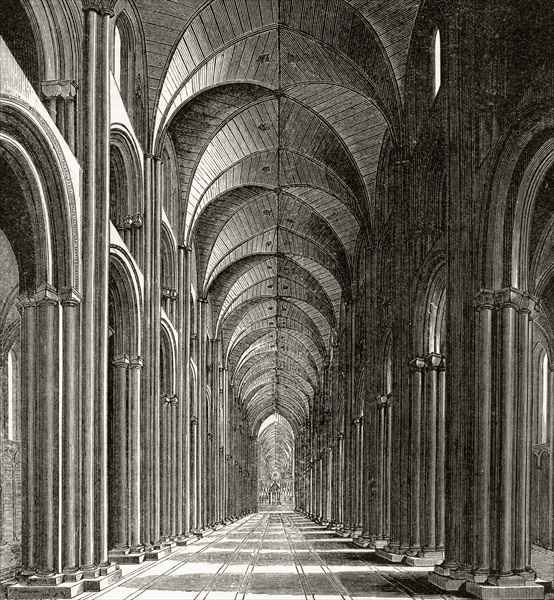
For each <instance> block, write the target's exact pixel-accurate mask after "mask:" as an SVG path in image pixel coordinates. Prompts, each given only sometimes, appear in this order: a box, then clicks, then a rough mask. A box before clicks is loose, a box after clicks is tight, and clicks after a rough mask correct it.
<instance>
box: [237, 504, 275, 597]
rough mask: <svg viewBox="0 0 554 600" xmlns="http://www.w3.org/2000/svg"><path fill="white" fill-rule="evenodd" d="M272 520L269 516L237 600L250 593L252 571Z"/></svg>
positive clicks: (242, 581) (241, 583)
mask: <svg viewBox="0 0 554 600" xmlns="http://www.w3.org/2000/svg"><path fill="white" fill-rule="evenodd" d="M270 521H271V518H270V517H269V516H267V517H266V522H265V528H264V531H263V532H262V534H261V535H260V542H259V544H258V548H257V549H256V554H255V555H253V556H252V560H251V561H250V563H249V565H248V567H247V569H246V572H245V574H244V577H243V579H242V580H241V582H240V587H239V591H238V592H237V593H236V594H235V600H238V599H239V598H243V599H244V598H245V597H246V595H247V594H248V585H249V583H250V582H251V581H252V573H253V571H254V568H255V566H256V563H257V562H258V557H259V555H260V549H261V547H262V545H263V542H264V538H265V535H266V533H267V528H268V526H269V523H270Z"/></svg>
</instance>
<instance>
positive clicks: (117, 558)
mask: <svg viewBox="0 0 554 600" xmlns="http://www.w3.org/2000/svg"><path fill="white" fill-rule="evenodd" d="M144 556H145V553H144V552H143V551H140V552H132V551H131V549H126V550H123V549H119V548H118V549H116V550H110V551H109V552H108V557H109V559H110V560H113V561H114V562H116V563H118V564H120V565H140V564H141V563H142V562H143V561H144Z"/></svg>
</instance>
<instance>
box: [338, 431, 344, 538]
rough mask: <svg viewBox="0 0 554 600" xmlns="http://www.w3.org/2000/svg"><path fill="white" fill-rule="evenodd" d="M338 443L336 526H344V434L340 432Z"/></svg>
mask: <svg viewBox="0 0 554 600" xmlns="http://www.w3.org/2000/svg"><path fill="white" fill-rule="evenodd" d="M337 443H338V450H339V456H338V465H337V466H338V486H337V491H338V501H337V507H338V523H337V525H338V526H344V434H343V433H342V432H341V433H339V434H338V435H337Z"/></svg>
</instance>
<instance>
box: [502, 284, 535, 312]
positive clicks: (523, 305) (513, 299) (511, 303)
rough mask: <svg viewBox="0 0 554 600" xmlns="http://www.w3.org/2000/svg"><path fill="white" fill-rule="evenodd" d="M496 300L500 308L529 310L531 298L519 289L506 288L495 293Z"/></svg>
mask: <svg viewBox="0 0 554 600" xmlns="http://www.w3.org/2000/svg"><path fill="white" fill-rule="evenodd" d="M494 300H495V304H496V306H497V307H498V308H514V309H515V310H529V304H530V301H531V296H530V295H529V294H526V293H524V292H522V291H521V290H518V289H517V288H512V287H506V288H503V289H501V290H496V291H495V292H494Z"/></svg>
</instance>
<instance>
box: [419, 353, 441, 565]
mask: <svg viewBox="0 0 554 600" xmlns="http://www.w3.org/2000/svg"><path fill="white" fill-rule="evenodd" d="M426 363H427V371H426V382H425V384H426V385H425V415H426V420H425V424H424V428H423V431H424V435H425V458H426V461H425V465H424V469H425V479H424V482H425V490H424V491H425V496H424V497H425V506H424V507H423V509H424V513H425V514H424V519H425V520H424V523H425V526H424V531H425V540H424V551H425V553H426V554H428V553H429V552H436V551H437V519H436V517H437V447H438V440H437V433H438V429H437V427H438V417H439V414H438V409H439V407H438V405H439V397H438V393H439V381H438V379H439V369H440V367H441V365H442V356H440V355H439V354H429V355H428V356H427V357H426Z"/></svg>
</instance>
